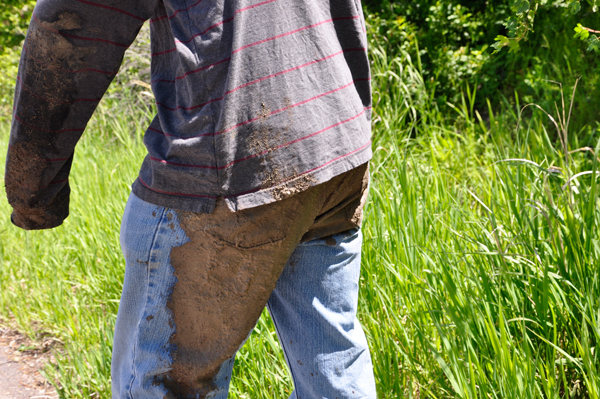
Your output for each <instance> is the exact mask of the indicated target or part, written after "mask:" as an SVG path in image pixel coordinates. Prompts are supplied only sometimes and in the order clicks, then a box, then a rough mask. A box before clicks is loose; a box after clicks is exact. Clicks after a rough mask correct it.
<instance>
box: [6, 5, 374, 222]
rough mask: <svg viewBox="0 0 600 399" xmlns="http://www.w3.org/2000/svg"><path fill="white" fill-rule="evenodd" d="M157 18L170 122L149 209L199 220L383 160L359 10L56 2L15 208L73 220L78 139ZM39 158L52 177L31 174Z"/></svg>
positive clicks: (35, 78) (153, 136)
mask: <svg viewBox="0 0 600 399" xmlns="http://www.w3.org/2000/svg"><path fill="white" fill-rule="evenodd" d="M146 19H150V26H151V35H152V88H153V91H154V93H155V96H156V103H157V110H158V113H157V116H156V118H155V119H154V121H153V122H152V124H151V126H150V127H149V128H148V130H147V133H146V136H145V143H146V146H147V148H148V152H149V154H148V156H147V157H146V159H145V161H144V163H143V165H142V168H141V171H140V176H139V178H138V179H137V180H136V182H135V183H134V187H133V192H134V193H135V194H136V195H137V196H138V197H140V198H141V199H143V200H146V201H148V202H151V203H154V204H157V205H162V206H168V207H172V208H175V209H180V210H186V211H193V212H208V213H210V212H212V210H213V209H214V205H215V201H216V199H217V198H219V197H223V198H225V200H226V202H227V204H228V206H229V207H230V208H231V209H232V210H237V209H245V208H251V207H254V206H259V205H263V204H266V203H270V202H273V201H276V200H279V199H283V198H286V197H289V196H291V195H293V194H295V193H297V192H300V191H303V190H305V189H307V188H308V187H311V186H314V185H316V184H319V183H323V182H325V181H328V180H329V179H331V178H332V177H334V176H337V175H339V174H341V173H343V172H346V171H348V170H351V169H353V168H355V167H356V166H358V165H361V164H364V163H365V162H367V161H368V160H369V159H370V157H371V149H370V101H371V99H370V77H369V64H368V60H367V56H366V37H365V33H364V21H363V18H362V16H361V9H360V5H359V4H357V2H356V1H355V0H337V1H334V2H332V3H330V2H329V1H322V0H319V1H310V2H298V1H296V0H266V1H262V2H253V1H242V2H240V1H227V0H200V1H196V2H195V3H193V4H190V3H189V2H187V1H185V0H145V1H141V0H125V1H123V0H120V1H88V0H63V1H57V0H45V1H40V2H38V7H37V8H36V11H35V14H34V18H33V21H32V26H31V29H30V34H29V36H28V39H27V42H26V47H25V51H24V58H23V62H22V66H21V69H20V74H19V82H20V84H19V85H18V87H17V97H16V98H17V101H16V103H15V122H14V126H13V131H12V136H11V146H12V149H11V151H9V157H8V162H7V191H8V195H9V200H10V202H11V204H12V205H13V206H14V207H15V209H16V210H19V209H27V208H32V207H33V208H56V209H54V210H53V211H52V212H51V213H53V214H54V216H52V217H51V219H53V223H50V224H56V223H60V222H59V219H61V218H64V217H65V216H66V212H67V211H66V210H65V201H68V198H67V199H65V197H68V181H67V179H68V172H69V168H70V162H71V159H72V154H73V149H74V146H75V143H76V141H77V140H78V138H79V136H80V134H81V132H82V131H83V129H84V128H85V125H86V123H87V121H88V120H89V118H90V117H91V114H92V112H93V110H94V109H95V107H96V105H97V103H98V101H99V99H100V98H101V96H102V94H103V93H104V91H105V90H106V87H107V86H108V84H109V83H110V81H111V80H112V78H113V77H114V74H115V72H116V70H117V69H118V66H119V64H120V61H121V59H122V56H123V53H124V51H125V49H126V48H127V47H128V45H129V44H130V43H131V42H132V41H133V39H134V38H135V35H136V34H137V32H138V30H139V27H140V26H141V24H142V23H143V21H144V20H146ZM40 81H42V82H43V84H40ZM32 114H34V115H35V116H36V117H35V118H33V119H32V118H31V117H30V115H32ZM15 149H16V150H15ZM13 150H15V151H17V152H15V151H13ZM30 162H34V163H39V165H35V166H32V167H36V168H42V169H43V171H42V172H41V173H36V174H30V173H28V174H23V173H20V174H19V171H20V170H22V169H23V164H24V163H30ZM13 175H19V176H18V179H13V178H12V177H11V176H13ZM17 180H18V184H16V183H15V184H11V182H16V181H17ZM53 202H54V203H53ZM59 202H60V204H59ZM42 213H44V212H43V211H42ZM40 218H41V219H43V218H44V216H40ZM40 218H38V219H40ZM16 219H17V220H18V219H19V218H18V217H17V218H16ZM41 219H40V220H38V221H36V222H31V223H32V224H31V226H29V227H30V228H36V226H38V227H43V226H44V222H43V221H42V220H41ZM60 221H62V220H60ZM24 223H25V224H27V223H26V222H24Z"/></svg>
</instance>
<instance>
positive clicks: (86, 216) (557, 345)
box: [0, 48, 600, 398]
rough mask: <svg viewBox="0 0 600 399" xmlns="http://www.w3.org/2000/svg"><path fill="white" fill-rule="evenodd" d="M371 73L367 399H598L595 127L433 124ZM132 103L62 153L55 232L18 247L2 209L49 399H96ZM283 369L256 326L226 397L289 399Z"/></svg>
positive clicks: (404, 69)
mask: <svg viewBox="0 0 600 399" xmlns="http://www.w3.org/2000/svg"><path fill="white" fill-rule="evenodd" d="M372 56H373V57H372V58H373V73H374V78H373V85H374V89H375V93H374V103H375V107H374V112H375V117H374V125H373V126H374V149H375V159H374V160H373V163H372V177H373V185H372V192H371V197H370V202H369V204H368V206H367V210H366V218H365V225H364V232H365V246H364V258H363V272H362V279H361V284H362V292H361V297H360V318H361V320H362V322H363V324H364V326H365V330H366V332H367V335H368V338H369V342H370V345H371V350H372V353H373V358H374V366H375V372H376V377H377V384H378V391H379V397H381V398H400V397H410V398H424V397H432V398H479V397H482V398H483V397H485V398H490V397H493V398H542V397H544V398H569V397H576V398H599V397H600V382H599V381H600V366H598V365H599V364H600V358H599V357H600V355H599V354H598V350H597V345H598V342H600V313H599V312H600V281H599V278H600V276H599V273H598V270H599V266H600V262H599V256H600V245H599V242H598V239H599V236H600V234H599V232H598V224H599V217H600V214H599V209H600V208H599V206H598V195H597V186H596V181H597V180H596V179H595V175H596V169H597V161H596V157H595V156H594V155H593V151H595V152H596V153H597V149H598V148H597V144H598V138H599V137H600V136H599V134H598V126H596V125H594V126H585V127H584V128H583V129H582V130H581V131H578V132H571V134H569V135H567V134H566V132H567V131H568V130H567V129H563V130H564V131H561V132H558V131H557V130H556V129H554V128H553V125H552V122H550V120H549V119H548V117H547V116H546V115H544V113H543V112H541V111H540V110H537V109H536V108H535V107H533V106H531V107H528V108H526V109H525V111H524V115H525V118H524V119H523V120H522V121H521V123H520V124H519V125H518V127H517V124H518V120H519V115H520V109H521V107H522V104H521V105H520V106H519V105H517V106H516V107H514V106H511V105H509V104H510V102H506V105H505V106H504V107H503V108H501V109H491V108H490V109H488V110H487V111H486V112H485V117H482V116H481V114H480V113H479V112H477V111H475V110H474V108H473V104H474V100H475V98H476V94H475V93H473V92H472V91H467V90H466V91H465V93H464V95H463V100H462V101H459V102H457V103H455V104H453V106H452V107H451V109H453V112H455V114H454V115H452V118H449V115H444V114H442V113H441V112H440V111H438V109H437V108H436V106H435V101H433V99H432V94H431V93H430V92H428V91H427V89H426V88H425V86H424V84H423V79H422V73H421V71H420V69H419V62H418V60H414V62H413V61H411V60H410V58H409V57H408V56H407V55H406V54H404V53H401V54H400V55H399V56H398V57H396V58H388V57H387V56H386V54H385V52H384V51H383V50H380V49H377V48H375V49H373V51H372ZM565 95H566V97H567V103H566V105H565V107H566V108H567V111H568V96H569V93H566V94H565ZM557 100H558V101H559V113H560V115H561V118H562V115H563V114H562V108H561V104H560V98H557ZM136 101H137V100H136ZM136 101H133V100H132V99H131V98H130V99H124V100H123V99H121V100H120V101H118V102H117V101H116V100H109V101H105V102H104V103H103V105H102V107H101V108H100V110H99V112H98V113H97V115H96V116H95V118H94V120H93V122H92V123H91V125H90V127H89V129H88V131H87V132H86V135H85V136H84V139H83V140H82V142H81V143H80V144H79V145H78V149H77V153H76V160H75V164H74V168H73V173H72V177H71V184H72V188H73V194H72V205H71V216H70V217H69V219H68V220H67V221H66V223H65V224H64V225H63V226H61V227H59V228H58V229H56V230H53V231H44V232H23V231H20V230H18V229H16V228H14V227H13V226H11V225H10V222H9V221H8V214H9V207H8V205H7V203H6V200H5V199H4V195H2V198H1V199H0V214H2V215H4V217H2V218H0V315H1V317H3V318H4V319H5V320H9V319H10V320H13V322H14V323H16V324H17V326H18V327H19V329H21V330H22V331H24V332H27V333H29V334H31V335H34V336H35V335H36V334H38V335H39V334H40V333H44V334H50V335H52V336H54V337H56V338H57V339H58V340H59V341H60V343H61V344H60V345H58V346H57V347H56V350H57V363H56V364H54V365H50V366H48V368H47V369H46V372H47V375H48V377H49V378H50V379H51V380H52V381H54V382H55V383H56V385H57V387H58V389H59V392H60V393H61V394H62V395H63V397H65V398H89V397H98V398H108V397H109V396H110V395H109V390H110V378H109V367H110V350H111V345H112V329H113V326H114V321H115V315H116V310H117V306H118V298H119V295H120V289H121V280H122V276H123V272H124V265H123V261H122V260H121V254H120V250H119V247H118V229H119V220H120V217H121V215H122V211H123V207H124V203H125V200H126V197H127V195H128V193H129V189H128V187H129V185H130V184H131V182H132V181H133V179H134V178H135V175H136V173H137V170H138V168H139V165H140V163H141V160H142V158H143V155H144V149H143V146H142V143H141V135H142V133H143V128H144V127H145V126H147V124H148V122H149V120H150V117H151V115H152V110H151V109H150V110H148V111H144V108H142V107H138V106H135V105H134V103H135V102H136ZM514 102H516V103H517V104H518V99H515V101H514ZM128 104H129V105H128ZM567 111H566V112H565V113H564V114H565V119H566V115H567V114H568V112H567ZM482 113H483V112H482ZM553 114H556V111H554V112H553ZM554 119H555V120H556V121H557V123H559V122H560V121H559V119H558V118H557V116H556V115H555V116H554ZM565 122H566V121H565ZM1 129H2V134H1V136H0V148H6V145H7V130H8V125H7V124H4V125H2V127H1ZM563 142H564V144H563ZM586 147H590V148H586ZM570 151H575V152H573V153H570ZM2 156H4V154H2ZM0 165H4V161H3V159H0ZM0 172H2V170H0ZM588 172H589V173H588ZM581 173H586V174H581ZM284 364H285V362H284V360H283V357H282V355H281V353H280V351H279V345H278V344H277V342H276V340H275V335H274V332H273V329H272V326H271V323H270V321H269V319H268V317H267V316H266V315H265V316H264V317H263V319H261V322H260V323H259V325H258V328H257V329H256V330H255V332H254V334H253V335H252V338H251V340H250V341H249V343H248V344H247V345H246V347H245V348H244V349H243V350H242V351H241V352H240V354H239V356H238V358H237V365H236V369H235V375H234V378H233V379H232V397H234V398H283V397H287V395H289V393H290V392H291V389H292V387H291V382H290V378H289V375H288V373H287V371H286V370H285V367H284Z"/></svg>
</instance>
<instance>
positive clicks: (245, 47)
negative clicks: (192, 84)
mask: <svg viewBox="0 0 600 399" xmlns="http://www.w3.org/2000/svg"><path fill="white" fill-rule="evenodd" d="M356 18H358V15H356V16H354V17H340V18H331V19H327V20H325V21H321V22H317V23H316V24H312V25H308V26H305V27H302V28H298V29H294V30H292V31H290V32H286V33H282V34H280V35H277V36H273V37H269V38H268V39H263V40H259V41H258V42H254V43H250V44H247V45H245V46H242V47H240V48H238V49H235V50H233V51H232V52H231V54H232V55H233V54H236V53H239V52H240V51H242V50H245V49H247V48H249V47H253V46H257V45H259V44H262V43H266V42H270V41H273V40H276V39H280V38H282V37H285V36H289V35H293V34H294V33H298V32H302V31H303V30H307V29H312V28H316V27H317V26H320V25H324V24H327V23H330V22H333V21H339V20H344V19H356Z"/></svg>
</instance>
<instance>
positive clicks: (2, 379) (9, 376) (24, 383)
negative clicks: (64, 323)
mask: <svg viewBox="0 0 600 399" xmlns="http://www.w3.org/2000/svg"><path fill="white" fill-rule="evenodd" d="M50 357H51V355H50V352H49V351H48V345H46V344H45V343H42V344H41V345H33V344H32V342H31V341H30V340H28V339H27V338H26V337H24V336H23V335H20V334H18V333H17V332H16V331H13V330H8V329H1V328H0V396H1V397H2V398H6V399H58V395H57V393H56V390H55V389H54V387H52V385H50V384H49V383H48V382H47V381H46V379H45V378H44V377H42V375H41V374H40V373H39V370H40V369H41V368H43V367H44V364H45V363H46V362H47V361H48V360H49V359H50Z"/></svg>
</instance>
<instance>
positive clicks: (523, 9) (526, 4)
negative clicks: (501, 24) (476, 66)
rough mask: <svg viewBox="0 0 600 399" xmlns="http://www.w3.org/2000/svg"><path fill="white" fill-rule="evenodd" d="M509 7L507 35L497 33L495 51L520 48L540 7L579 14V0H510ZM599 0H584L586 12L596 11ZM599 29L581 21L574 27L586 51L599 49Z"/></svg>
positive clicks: (513, 50) (532, 26) (580, 8)
mask: <svg viewBox="0 0 600 399" xmlns="http://www.w3.org/2000/svg"><path fill="white" fill-rule="evenodd" d="M510 3H511V4H510V8H511V11H512V15H511V16H510V17H509V18H508V19H507V20H506V22H505V26H506V28H507V30H508V36H504V35H498V36H497V37H496V43H494V45H493V47H494V48H496V50H497V51H499V50H501V49H502V48H504V47H507V48H508V49H509V51H512V52H516V51H518V50H519V49H520V45H519V43H520V42H521V41H522V40H525V39H527V35H528V34H529V32H531V31H533V29H534V21H535V16H536V14H537V12H538V10H540V9H542V8H549V7H555V8H562V9H563V13H564V14H569V15H581V14H582V4H581V3H582V2H581V0H555V1H553V2H552V1H549V0H511V2H510ZM599 3H600V0H586V1H585V2H584V5H583V7H584V8H587V10H585V11H587V12H594V13H595V12H597V11H598V4H599ZM586 6H587V7H586ZM598 34H600V31H598V30H595V29H592V28H588V27H586V26H584V25H583V24H582V23H581V22H578V23H577V26H576V27H575V37H577V38H579V39H581V40H583V41H585V42H587V50H588V51H592V50H593V51H599V50H600V39H599V38H598Z"/></svg>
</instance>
